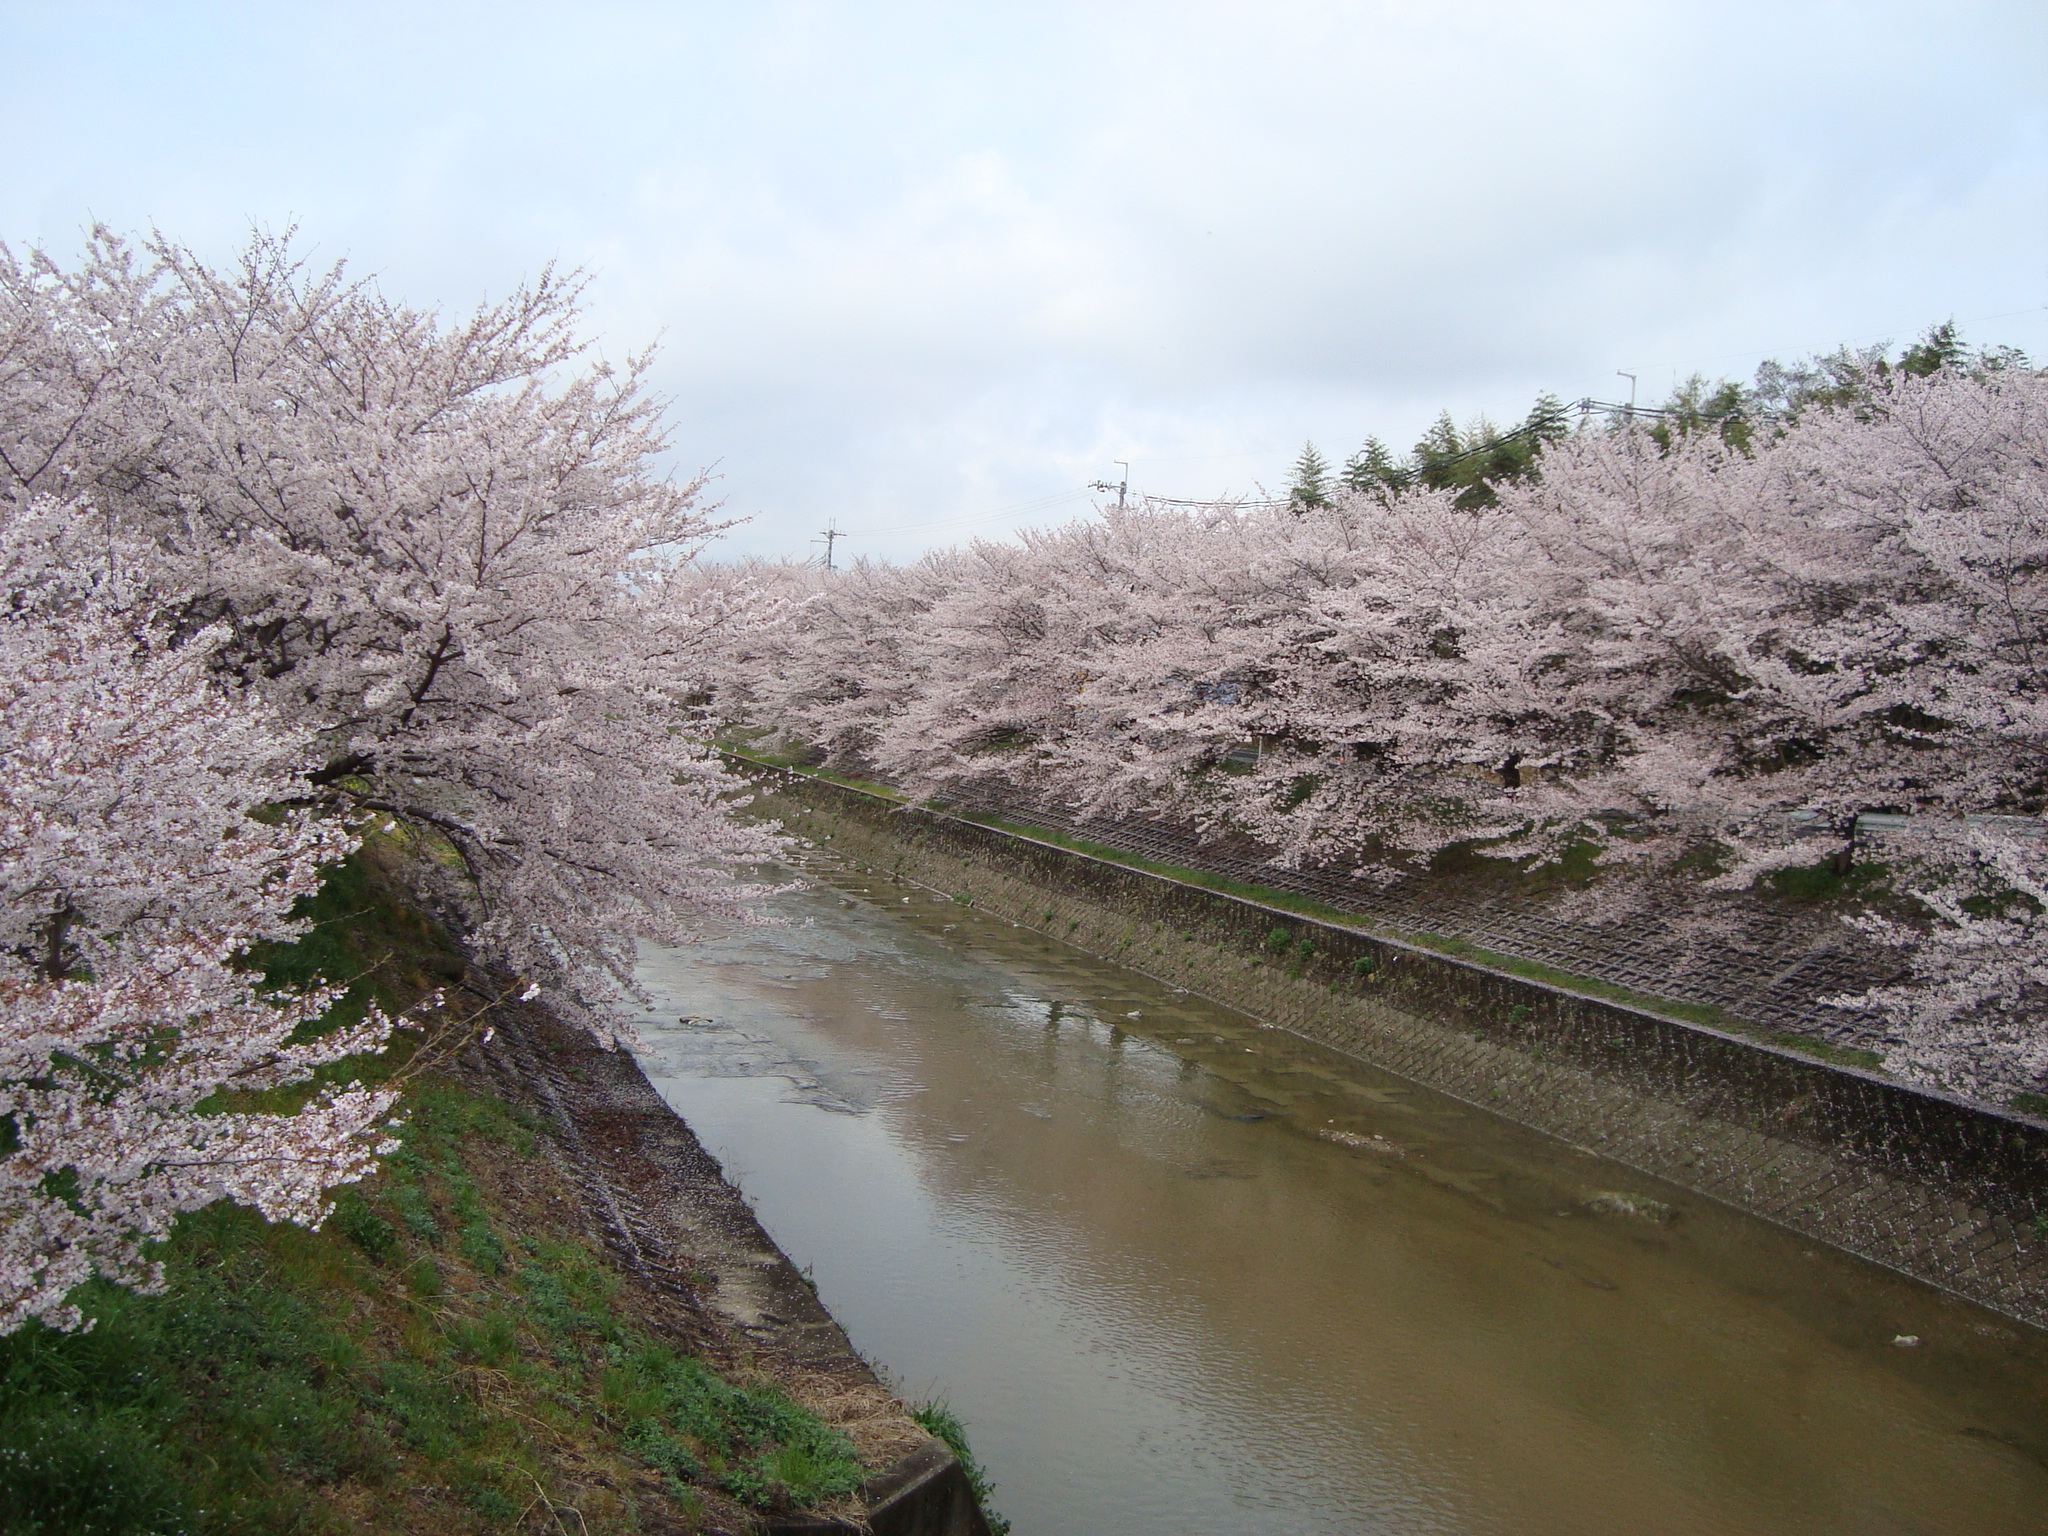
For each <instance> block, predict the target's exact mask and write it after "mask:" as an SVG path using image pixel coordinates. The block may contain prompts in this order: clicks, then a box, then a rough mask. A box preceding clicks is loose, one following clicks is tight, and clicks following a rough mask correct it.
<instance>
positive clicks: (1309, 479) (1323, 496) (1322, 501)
mask: <svg viewBox="0 0 2048 1536" xmlns="http://www.w3.org/2000/svg"><path fill="white" fill-rule="evenodd" d="M1287 499H1288V500H1289V501H1290V502H1292V503H1293V504H1294V510H1295V511H1296V512H1305V511H1307V510H1308V509H1309V508H1310V507H1327V506H1328V505H1329V504H1330V466H1329V463H1328V462H1327V461H1326V460H1325V459H1324V458H1323V456H1322V454H1320V453H1319V452H1317V451H1316V445H1315V444H1314V443H1303V444H1302V445H1301V457H1300V458H1298V459H1296V460H1295V461H1294V478H1293V479H1292V480H1290V481H1289V482H1288V485H1287Z"/></svg>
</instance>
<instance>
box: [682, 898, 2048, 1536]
mask: <svg viewBox="0 0 2048 1536" xmlns="http://www.w3.org/2000/svg"><path fill="white" fill-rule="evenodd" d="M811 873H812V875H813V876H814V877H815V878H817V880H818V881H819V883H818V884H816V885H815V886H814V887H813V888H812V889H810V890H807V891H804V892H801V893H797V894H793V895H789V896H784V897H781V898H778V899H777V900H776V901H775V902H774V903H773V905H774V906H776V907H777V908H778V909H779V911H780V913H781V914H782V915H783V916H784V917H786V918H788V919H789V920H790V921H789V924H788V926H783V927H755V928H737V929H734V930H732V931H730V932H722V933H719V934H717V935H714V936H712V937H710V938H708V939H707V940H706V941H705V942H703V943H701V944H699V945H696V946H693V947H691V948H689V949H685V950H653V949H650V950H648V951H646V952H645V953H644V954H643V960H642V978H643V980H644V981H645V983H646V984H647V985H648V986H649V987H650V989H652V992H653V995H654V1005H653V1007H651V1008H650V1010H649V1011H648V1015H647V1018H646V1020H645V1021H644V1024H643V1030H644V1035H645V1040H644V1044H643V1047H642V1052H643V1062H644V1065H645V1066H646V1068H647V1070H648V1073H649V1075H650V1076H651V1077H652V1078H653V1080H654V1083H655V1085H656V1087H657V1088H658V1089H659V1090H660V1091H661V1092H662V1094H663V1095H664V1096H665V1097H666V1098H667V1099H668V1101H669V1102H670V1103H671V1104H673V1105H674V1106H675V1108H676V1109H677V1110H678V1111H679V1112H680V1113H681V1114H682V1115H683V1116H684V1118H685V1119H687V1120H688V1121H689V1123H690V1124H691V1126H692V1127H693V1128H694V1129H695V1131H696V1133H697V1135H698V1136H699V1137H700V1138H701V1139H702V1141H703V1142H704V1144H705V1145H706V1146H707V1147H708V1148H710V1149H711V1151H712V1152H714V1153H715V1154H716V1155H717V1156H718V1157H719V1158H720V1159H721V1161H722V1162H723V1163H724V1165H725V1168H726V1171H727V1173H728V1174H729V1175H730V1176H731V1177H732V1178H733V1180H734V1181H735V1182H736V1183H737V1184H739V1186H740V1187H741V1188H742V1189H743V1190H744V1191H745V1192H746V1193H747V1195H748V1196H749V1197H750V1198H751V1199H752V1200H753V1201H754V1202H755V1204H756V1208H757V1209H758V1211H759V1214H760V1216H761V1219H762V1221H763V1223H764V1224H765V1225H766V1226H767V1228H768V1229H769V1231H770V1232H771V1233H773V1234H774V1236H775V1238H776V1240H777V1241H778V1242H779V1243H780V1244H781V1245H782V1247H783V1249H784V1250H785V1251H786V1252H787V1253H788V1254H789V1255H790V1256H791V1257H792V1258H793V1259H794V1260H795V1261H796V1262H797V1263H798V1264H799V1265H801V1266H804V1267H806V1268H807V1269H808V1270H809V1272H810V1273H811V1274H812V1276H813V1277H814V1279H815V1280H816V1283H817V1286H818V1290H819V1294H820V1295H821V1297H822V1298H823V1299H824V1301H825V1303H826V1305H827V1306H828V1307H830V1308H831V1310H832V1312H833V1314H834V1315H835V1316H836V1317H838V1319H839V1320H840V1321H841V1322H842V1323H843V1324H844V1325H845V1327H846V1330H847V1332H848V1334H849V1335H850V1336H851V1337H852V1339H853V1342H854V1344H855V1345H856V1346H857V1347H858V1348H859V1349H860V1350H861V1351H862V1353H863V1354H865V1355H866V1356H867V1357H868V1358H869V1359H870V1360H872V1361H874V1362H875V1363H876V1365H877V1366H878V1368H879V1369H881V1370H882V1371H883V1373H884V1374H885V1376H886V1377H887V1378H888V1379H889V1380H890V1381H891V1382H892V1383H893V1384H894V1385H895V1386H896V1387H897V1388H898V1390H900V1391H901V1392H903V1393H904V1394H905V1395H907V1396H909V1397H912V1398H914V1399H925V1398H932V1397H939V1398H943V1399H945V1400H946V1401H948V1402H949V1403H950V1404H951V1405H952V1407H953V1408H954V1409H955V1410H956V1411H957V1412H958V1413H959V1414H960V1416H961V1417H962V1419H963V1420H964V1421H965V1422H966V1424H967V1426H968V1429H969V1432H970V1434H971V1436H972V1439H973V1442H974V1446H975V1449H976V1451H977V1453H978V1455H979V1456H980V1458H981V1460H982V1461H983V1462H984V1463H985V1464H986V1466H987V1468H988V1471H989V1473H990V1475H991V1477H992V1478H993V1479H994V1481H995V1483H996V1484H997V1492H996V1496H995V1500H994V1502H995V1505H996V1507H997V1508H998V1509H1000V1510H1001V1511H1002V1512H1003V1513H1004V1514H1006V1515H1007V1516H1009V1517H1010V1518H1011V1519H1012V1520H1013V1521H1014V1522H1015V1529H1016V1532H1017V1536H1112V1533H1113V1536H1169V1533H1170V1536H1210V1533H1213V1536H1266V1533H1270V1536H1312V1533H1325V1532H1327V1533H1333V1536H1334V1533H1339V1532H1342V1533H1366V1532H1370V1533H1382V1532H1384V1533H1389V1536H1433V1533H1459V1536H1464V1533H1481V1532H1486V1533H1501V1536H1548V1533H1555V1536H1606V1533H1610V1532H1611V1533H1615V1536H1662V1533H1671V1536H1679V1533H1684V1536H1709V1533H1712V1536H1766V1533H1780V1532H1783V1533H1787V1536H1791V1533H1799V1536H1814V1533H1822V1532H1825V1533H1863V1532H1871V1533H1886V1536H1891V1533H1902V1536H1903V1533H1927V1536H1936V1533H1938V1536H1963V1533H1971V1532H1994V1531H1995V1532H2000V1533H2006V1536H2013V1533H2021V1532H2033V1531H2048V1341H2044V1339H2043V1338H2042V1336H2041V1335H2039V1334H2037V1333H2034V1332H2032V1331H2030V1330H2027V1329H2023V1328H2021V1327H2020V1326H2018V1325H2016V1324H2011V1323H2008V1322H2006V1321H2004V1320H2002V1319H2000V1318H1998V1317H1996V1316H1994V1315H1992V1314H1989V1313H1986V1312H1983V1311H1981V1310H1979V1309H1976V1308H1974V1307H1972V1306H1969V1305H1968V1304H1965V1303H1961V1302H1957V1301H1953V1300H1951V1299H1948V1298H1946V1297H1944V1296H1942V1295H1940V1294H1939V1293H1936V1292H1933V1291H1931V1290H1929V1289H1928V1288H1926V1287H1924V1286H1921V1285H1918V1284H1916V1283H1914V1282H1911V1281H1908V1280H1906V1279H1903V1278H1901V1277H1898V1276H1895V1275H1892V1274H1890V1273H1889V1272H1887V1271H1884V1270H1881V1269H1878V1268H1876V1267H1874V1266H1871V1265H1868V1264H1865V1263H1862V1262H1860V1261H1858V1260H1855V1259H1851V1258H1849V1257H1847V1256H1845V1255H1842V1254H1839V1253H1836V1252H1834V1251H1832V1250H1830V1249H1826V1248H1823V1247H1820V1246H1818V1245H1816V1244H1813V1243H1810V1242H1807V1241H1805V1240H1804V1239H1801V1238H1798V1237H1796V1236H1794V1235H1792V1234H1790V1233H1787V1232H1784V1231H1781V1230H1780V1229H1778V1228H1775V1227H1772V1226H1770V1225H1768V1224H1766V1223H1763V1222H1760V1221H1756V1220H1753V1219H1750V1218H1748V1217H1744V1216H1741V1215H1739V1214H1737V1213H1734V1212H1732V1211H1728V1210H1725V1209H1723V1208H1721V1207H1718V1206H1716V1205H1714V1204H1712V1203H1711V1202H1709V1201H1706V1200H1704V1199H1701V1198H1699V1197H1696V1196H1692V1195H1689V1194H1687V1193H1685V1192H1683V1191H1680V1190H1677V1189H1674V1188H1672V1187H1670V1186H1667V1185H1664V1184H1661V1183H1660V1182H1659V1181H1657V1180H1654V1179H1651V1178H1648V1177H1646V1176H1643V1175H1640V1174H1635V1173H1632V1172H1630V1171H1629V1170H1627V1169H1625V1168H1621V1167H1618V1166H1617V1165H1615V1164H1613V1163H1610V1162H1607V1161H1605V1160H1603V1159H1600V1158H1598V1157H1596V1156H1594V1155H1592V1154H1590V1153H1586V1152H1581V1151H1578V1150H1575V1149H1573V1148H1569V1147H1566V1146H1563V1145H1561V1144H1559V1143H1557V1142H1554V1141H1551V1140H1549V1139H1547V1138H1545V1137H1542V1136H1538V1135H1536V1134H1534V1133H1532V1132H1528V1131H1524V1130H1522V1129H1520V1128H1518V1127H1516V1126H1513V1125H1510V1124H1508V1123H1506V1122H1504V1121H1501V1120H1498V1119H1496V1118H1494V1117H1492V1116H1490V1115H1487V1114H1485V1113H1483V1112H1481V1111H1479V1110H1475V1109H1471V1108H1468V1107H1466V1106H1463V1105H1460V1104H1458V1103H1456V1102H1454V1101H1452V1100H1449V1099H1445V1098H1443V1097H1441V1096H1439V1095H1436V1094H1433V1093H1431V1092H1429V1091H1428V1090H1426V1089H1423V1088H1420V1087H1417V1086H1416V1085H1414V1084H1412V1083H1408V1082H1406V1081H1404V1080H1402V1079H1400V1078H1397V1077H1393V1076H1391V1075H1388V1074H1385V1073H1381V1072H1378V1071H1376V1070H1374V1069H1373V1068H1370V1067H1367V1066H1364V1065H1362V1064H1360V1063H1358V1062H1356V1061H1354V1060H1352V1059H1350V1058H1348V1057H1345V1056H1342V1055H1340V1054H1338V1053H1336V1052H1333V1051H1329V1050H1325V1049H1323V1048H1321V1047H1319V1046H1316V1045H1314V1044H1312V1043H1309V1042H1306V1041H1303V1040H1300V1039H1297V1038H1295V1037H1293V1036H1290V1035H1288V1034H1286V1033H1285V1032H1283V1031H1280V1030H1276V1029H1272V1028H1268V1027H1264V1026H1261V1025H1260V1024H1258V1023H1257V1022H1256V1021H1254V1020H1251V1019H1248V1018H1246V1017H1245V1016H1243V1015H1241V1014H1238V1013H1235V1012H1233V1011H1231V1010H1229V1009H1226V1008H1222V1007H1219V1006H1216V1005H1214V1004H1210V1003H1208V1002H1205V1001H1203V1000H1202V999H1200V998H1197V997H1193V996H1190V995H1188V994H1185V993H1182V992H1179V991H1177V990H1176V989H1174V988H1171V987H1169V986H1167V985H1165V984H1164V983H1160V982H1155V981H1152V980H1150V979H1148V978H1146V977H1144V976H1142V975H1140V974H1137V973H1135V972H1133V971H1130V970H1127V969H1124V968H1121V967H1119V966H1116V965H1112V964H1109V963H1107V962H1105V961H1101V960H1098V959H1095V958H1093V957H1091V956H1089V955H1086V954H1084V953H1082V952H1080V951H1078V950H1075V949H1073V948H1071V947H1069V946H1067V945H1064V944H1061V943H1059V942H1058V941H1056V940H1053V939H1050V938H1046V937H1044V936H1041V935H1039V934H1036V933H1032V932H1030V931H1028V930H1025V929H1020V928H1016V927H1012V926H1011V925H1009V924H1008V923H1005V922H1002V921H999V920H996V919H992V918H988V917H986V916H983V915H981V914H977V913H975V912H974V911H972V910H971V909H969V908H967V907H963V906H960V905H958V904H956V903H954V902H952V901H951V900H949V899H946V898H944V897H942V896H938V895H936V894H934V893H932V892H930V891H927V890H924V889H922V888H920V887H916V886H913V885H908V884H898V883H894V882H892V881H889V880H888V879H886V878H885V877H881V876H874V875H865V874H862V873H861V872H859V871H855V870H851V869H841V868H835V867H832V866H829V865H823V864H821V865H819V866H818V867H817V868H815V869H813V870H812V871H811ZM1900 1339H1911V1340H1917V1343H1911V1344H1902V1343H1899V1342H1896V1341H1898V1340H1900Z"/></svg>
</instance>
